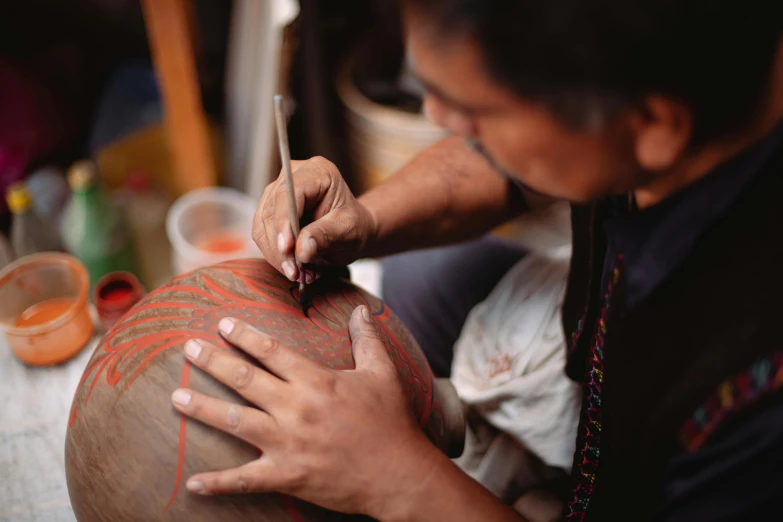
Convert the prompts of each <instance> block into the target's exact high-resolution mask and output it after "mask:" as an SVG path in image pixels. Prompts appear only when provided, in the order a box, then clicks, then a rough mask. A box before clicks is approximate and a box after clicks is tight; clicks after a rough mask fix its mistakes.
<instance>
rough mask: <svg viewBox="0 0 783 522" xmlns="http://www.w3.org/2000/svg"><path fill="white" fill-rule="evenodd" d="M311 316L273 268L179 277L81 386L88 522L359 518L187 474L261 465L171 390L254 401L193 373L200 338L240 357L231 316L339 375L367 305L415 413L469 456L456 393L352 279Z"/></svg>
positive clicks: (110, 336) (75, 429) (324, 289)
mask: <svg viewBox="0 0 783 522" xmlns="http://www.w3.org/2000/svg"><path fill="white" fill-rule="evenodd" d="M319 284H320V288H318V290H317V297H315V298H314V300H313V307H312V308H311V309H310V311H309V318H307V317H305V316H304V314H303V313H302V311H301V308H300V305H299V303H298V301H297V298H298V290H297V285H296V284H295V283H291V282H289V281H288V280H287V279H285V278H284V277H283V276H281V275H280V274H279V273H278V272H277V271H276V270H274V269H273V268H272V267H271V266H269V265H268V264H267V263H266V262H264V261H262V260H257V259H254V260H249V259H248V260H237V261H229V262H226V263H222V264H219V265H216V266H213V267H209V268H202V269H199V270H196V271H194V272H190V273H188V274H185V275H184V276H180V277H178V278H176V279H174V280H173V281H171V282H170V283H168V284H166V285H164V286H162V287H161V288H159V289H157V290H155V291H153V292H151V293H150V294H148V295H147V296H146V297H145V298H144V299H142V300H141V301H140V302H139V303H138V305H137V306H136V307H135V308H134V309H133V310H131V312H130V313H129V314H128V315H126V316H125V317H123V319H122V320H121V321H120V322H118V323H117V324H116V325H115V326H114V327H113V328H112V329H111V330H110V331H109V332H108V333H107V334H106V336H105V337H104V338H103V340H102V341H101V343H100V344H99V345H98V347H97V348H96V349H95V352H94V353H93V355H92V358H91V359H90V362H89V363H88V365H87V368H86V369H85V372H84V375H83V376H82V379H81V381H80V384H79V386H78V388H77V390H76V394H75V397H74V400H73V405H72V407H71V414H70V418H69V423H68V432H67V436H66V447H65V461H66V475H67V479H68V492H69V495H70V498H71V503H72V505H73V509H74V512H75V514H76V518H77V519H78V520H79V522H98V521H102V522H125V521H139V522H153V521H157V520H166V521H182V522H185V521H187V522H200V521H216V520H226V521H229V520H230V521H232V522H241V521H252V522H270V521H315V520H319V521H320V520H348V519H354V518H355V517H350V516H348V515H342V514H339V513H334V512H330V511H327V510H324V509H321V508H318V507H316V506H313V505H310V504H307V503H305V502H302V501H299V500H297V499H293V498H290V497H287V496H283V495H279V494H276V493H268V494H251V495H222V496H216V497H201V496H198V495H193V494H190V493H188V491H187V490H186V489H185V487H184V483H185V481H186V480H187V478H188V477H189V476H190V475H192V474H194V473H197V472H203V471H209V470H220V469H227V468H231V467H235V466H239V465H242V464H245V463H247V462H249V461H251V460H253V459H255V458H257V457H258V455H259V451H258V449H257V448H255V447H252V446H250V445H248V444H246V443H245V442H242V441H240V440H239V439H236V438H234V437H232V436H229V435H227V434H225V433H222V432H220V431H218V430H216V429H214V428H211V427H209V426H206V425H204V424H201V423H199V422H197V421H194V420H192V419H189V418H187V417H185V416H183V415H180V414H179V413H178V412H177V411H176V410H174V408H173V407H172V405H171V402H170V396H171V393H172V392H173V391H174V390H175V389H176V388H178V387H180V386H187V387H190V388H193V389H195V390H198V391H201V392H203V393H206V394H209V395H212V396H215V397H218V398H221V399H224V400H231V401H235V402H237V403H244V401H243V399H242V398H240V397H239V396H238V395H236V394H235V393H233V392H232V391H230V390H228V389H227V388H226V387H225V386H223V385H221V384H220V383H218V382H217V381H215V380H214V379H212V378H211V377H210V376H209V375H207V374H205V373H203V372H202V371H201V370H199V369H197V368H192V367H191V365H190V363H188V362H187V361H186V359H185V357H184V355H183V353H182V345H183V344H184V343H185V341H186V340H188V339H191V338H198V339H203V340H205V341H209V342H211V343H214V344H217V345H219V346H223V347H224V348H225V349H227V350H232V351H234V352H235V353H237V354H240V352H239V351H238V350H236V349H234V348H232V347H229V346H228V345H227V344H226V343H224V342H223V341H222V339H221V337H220V336H219V335H218V331H217V324H218V321H219V320H220V319H221V318H223V317H226V316H230V317H236V318H239V319H242V320H245V321H247V322H249V323H250V324H252V325H254V326H255V327H257V328H258V329H260V330H261V331H263V332H265V333H267V334H269V335H272V336H274V337H276V338H277V339H279V340H280V341H281V342H283V343H285V344H287V345H289V346H292V347H295V348H297V349H298V350H299V351H300V352H301V353H303V354H305V355H306V356H307V357H309V358H311V359H313V360H315V361H318V362H319V363H321V364H323V365H324V366H327V367H329V368H333V369H350V368H353V367H354V363H353V358H352V355H351V344H350V340H349V336H348V319H349V317H350V314H351V311H352V310H353V308H355V307H356V306H357V305H359V304H366V305H367V306H368V307H369V309H370V311H371V313H372V315H373V317H374V319H375V321H376V323H377V325H378V327H379V328H380V330H381V332H382V336H383V338H384V339H385V344H386V347H387V349H388V351H389V354H390V355H391V357H392V359H393V360H394V363H395V364H396V365H397V368H398V370H399V376H400V379H401V381H402V383H403V387H404V389H405V392H406V394H407V396H408V398H409V399H410V405H411V408H412V411H414V412H415V415H416V417H417V418H418V419H419V422H420V425H421V427H422V429H423V430H424V431H425V433H426V434H427V435H428V436H429V438H430V439H431V440H432V441H433V443H434V444H436V445H437V446H438V447H440V448H442V449H443V450H444V451H445V452H447V453H448V454H450V456H453V457H454V456H457V455H458V454H459V453H461V451H462V444H463V442H464V418H463V416H462V412H461V409H460V406H459V401H458V400H457V399H456V394H455V393H454V390H453V388H451V386H450V385H449V384H448V383H447V381H446V382H443V381H440V380H435V379H433V378H432V375H431V373H430V369H429V367H428V365H427V363H426V360H425V358H424V356H423V354H422V352H421V350H420V349H419V347H418V346H417V344H416V342H415V341H414V340H413V338H412V336H411V335H410V333H409V332H408V331H407V330H406V329H405V327H404V326H403V325H402V323H401V322H400V321H399V320H398V319H397V318H396V317H395V316H394V315H393V314H392V313H391V311H390V310H389V309H388V307H386V306H385V305H384V303H383V302H381V301H380V300H378V299H377V298H375V297H373V296H371V295H369V294H367V293H366V292H364V291H362V290H360V289H358V288H357V287H355V286H353V285H351V284H350V283H349V282H348V281H346V280H344V279H339V278H336V277H323V278H322V279H321V280H320V281H319Z"/></svg>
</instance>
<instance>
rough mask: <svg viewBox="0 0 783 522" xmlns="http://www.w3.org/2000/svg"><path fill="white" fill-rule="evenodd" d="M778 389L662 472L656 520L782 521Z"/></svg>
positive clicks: (782, 417)
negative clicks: (661, 494) (661, 492)
mask: <svg viewBox="0 0 783 522" xmlns="http://www.w3.org/2000/svg"><path fill="white" fill-rule="evenodd" d="M782 495H783V391H778V392H776V393H775V394H773V395H771V396H768V397H766V398H765V399H764V400H763V401H760V402H758V403H756V404H755V405H754V406H751V407H750V408H749V409H748V410H746V411H743V412H741V413H740V414H739V416H738V417H737V418H736V419H735V420H734V422H732V423H731V426H730V427H727V428H726V429H725V430H724V431H722V432H720V433H719V434H717V435H716V436H715V438H714V439H713V440H711V441H709V442H707V443H706V444H705V445H704V446H702V447H701V448H700V449H698V450H697V451H695V452H692V453H690V452H688V453H682V454H680V455H678V456H677V457H675V458H673V459H672V460H671V461H670V462H669V464H668V466H667V468H666V472H665V476H664V484H663V497H662V501H661V505H660V509H659V510H658V513H657V515H656V517H655V519H654V520H655V521H656V522H685V521H688V522H746V521H751V520H781V519H783V507H781V498H782Z"/></svg>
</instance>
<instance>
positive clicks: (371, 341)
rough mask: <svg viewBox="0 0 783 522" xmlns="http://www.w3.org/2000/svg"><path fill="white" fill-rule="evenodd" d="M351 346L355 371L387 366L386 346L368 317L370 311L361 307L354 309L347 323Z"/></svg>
mask: <svg viewBox="0 0 783 522" xmlns="http://www.w3.org/2000/svg"><path fill="white" fill-rule="evenodd" d="M348 331H349V332H350V334H351V344H352V345H353V358H354V361H355V362H356V369H357V370H364V369H372V368H377V367H378V366H381V365H384V364H387V365H388V364H389V363H390V362H391V361H390V359H389V354H388V353H387V352H386V345H384V344H383V341H381V336H380V334H379V333H378V326H377V325H376V324H375V321H373V320H372V317H371V316H370V310H369V309H368V308H367V307H366V306H364V305H362V306H357V307H356V308H354V310H353V313H352V314H351V320H350V322H349V323H348Z"/></svg>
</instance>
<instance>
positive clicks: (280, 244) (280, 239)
mask: <svg viewBox="0 0 783 522" xmlns="http://www.w3.org/2000/svg"><path fill="white" fill-rule="evenodd" d="M277 250H279V251H280V253H281V254H283V253H284V252H283V250H285V236H284V235H283V233H282V232H280V233H278V234H277Z"/></svg>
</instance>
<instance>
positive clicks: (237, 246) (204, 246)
mask: <svg viewBox="0 0 783 522" xmlns="http://www.w3.org/2000/svg"><path fill="white" fill-rule="evenodd" d="M246 243H247V239H246V238H244V237H242V236H240V235H239V234H227V233H223V232H218V233H213V234H209V235H207V236H202V237H201V238H200V239H199V240H198V242H196V247H197V248H200V249H201V250H204V251H205V252H209V253H211V254H230V253H231V252H241V251H242V250H244V248H245V244H246Z"/></svg>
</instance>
